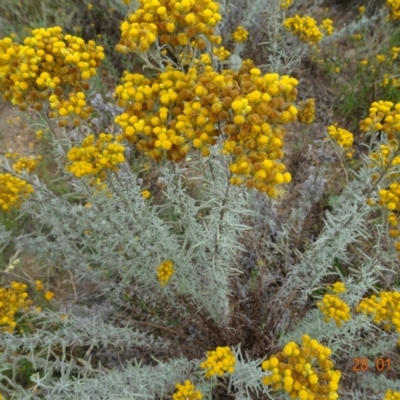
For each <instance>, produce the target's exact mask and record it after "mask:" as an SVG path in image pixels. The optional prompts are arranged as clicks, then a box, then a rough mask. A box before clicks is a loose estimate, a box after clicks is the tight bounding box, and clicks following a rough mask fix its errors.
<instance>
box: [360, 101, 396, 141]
mask: <svg viewBox="0 0 400 400" xmlns="http://www.w3.org/2000/svg"><path fill="white" fill-rule="evenodd" d="M393 106H394V109H392V108H393ZM360 130H361V131H362V132H371V131H372V132H374V131H382V132H385V133H386V134H388V135H389V134H392V136H388V139H389V140H391V139H393V134H394V133H396V132H400V103H397V104H396V105H394V104H393V103H392V102H391V101H383V100H379V101H374V102H373V103H372V104H371V107H370V109H369V117H368V118H365V119H364V120H362V121H360Z"/></svg>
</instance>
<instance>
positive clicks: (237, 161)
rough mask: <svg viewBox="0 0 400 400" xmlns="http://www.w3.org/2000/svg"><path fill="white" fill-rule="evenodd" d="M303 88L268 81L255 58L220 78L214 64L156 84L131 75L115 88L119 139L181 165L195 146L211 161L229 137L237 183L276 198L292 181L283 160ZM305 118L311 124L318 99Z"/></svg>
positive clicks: (170, 73)
mask: <svg viewBox="0 0 400 400" xmlns="http://www.w3.org/2000/svg"><path fill="white" fill-rule="evenodd" d="M297 85H298V81H297V80H296V79H294V78H291V77H289V76H287V75H285V76H282V77H280V76H279V75H278V74H276V73H273V74H266V75H264V76H262V75H261V71H260V70H259V69H258V68H255V67H254V65H253V63H252V62H251V61H250V60H246V61H244V62H243V64H242V67H241V68H240V69H239V71H232V70H224V71H223V72H221V73H218V72H216V71H214V70H213V68H212V67H211V66H206V67H204V71H203V72H199V71H198V70H197V69H196V68H190V69H189V70H188V71H187V72H186V73H185V72H183V71H180V70H176V69H174V68H173V67H172V66H169V67H167V68H166V71H165V72H162V73H160V74H158V76H157V77H155V78H153V79H147V78H145V77H144V76H143V75H140V74H130V73H126V74H125V76H124V78H123V84H122V85H119V86H118V87H117V88H116V90H115V96H116V97H117V104H118V105H119V106H120V107H123V108H125V112H124V113H123V114H121V115H119V116H117V117H116V119H115V122H116V123H117V124H118V125H120V126H121V128H122V130H123V132H122V135H120V136H117V140H119V141H122V140H124V139H126V140H127V141H128V142H129V143H135V144H136V148H137V149H138V150H139V151H142V152H144V153H145V154H146V155H147V156H149V157H151V158H153V159H155V160H157V161H160V160H161V159H162V158H163V155H164V154H165V155H166V157H167V159H168V160H173V161H175V162H179V161H181V160H183V159H184V158H185V157H186V155H187V154H188V152H189V151H190V150H191V149H193V148H195V149H199V150H200V151H201V154H202V155H203V156H204V157H206V156H208V155H209V154H210V150H209V147H210V146H212V145H214V144H216V143H217V138H218V136H220V135H221V134H223V141H224V144H223V151H224V153H225V154H229V155H231V156H232V163H231V165H230V170H231V172H232V173H233V174H234V175H235V176H233V177H232V179H231V183H232V184H234V185H242V184H245V185H246V186H247V187H248V188H256V189H257V190H259V191H261V192H264V193H267V194H268V195H269V196H271V197H274V196H275V197H276V195H277V190H276V185H279V184H282V183H287V182H290V180H291V176H290V174H289V173H287V172H284V171H285V166H284V165H283V164H281V163H279V162H278V160H280V159H282V158H283V155H284V153H283V150H282V149H283V145H284V142H283V139H284V136H285V134H286V130H285V128H284V125H285V124H287V123H290V122H293V121H296V120H297V119H298V110H297V108H296V106H295V105H294V101H295V100H296V97H297V89H296V86H297ZM300 114H301V117H299V119H301V120H303V121H304V122H307V123H310V122H311V120H312V118H313V116H314V100H313V99H312V100H311V101H307V102H304V104H303V105H302V112H301V113H300ZM217 127H219V129H218V128H217Z"/></svg>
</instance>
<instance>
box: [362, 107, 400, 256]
mask: <svg viewBox="0 0 400 400" xmlns="http://www.w3.org/2000/svg"><path fill="white" fill-rule="evenodd" d="M393 106H394V109H393ZM369 112H370V113H369V117H368V118H366V119H364V120H362V121H360V130H361V131H362V132H375V131H381V132H383V133H384V134H386V137H387V144H380V145H379V149H378V151H376V152H373V153H371V154H370V156H369V157H370V159H371V160H372V162H371V165H372V166H373V165H378V166H379V167H381V168H382V169H383V168H386V167H387V166H388V164H389V162H390V160H392V161H391V165H390V167H389V169H388V170H387V171H386V174H389V173H390V179H391V181H392V183H391V184H389V186H388V187H385V188H384V189H381V190H380V191H379V196H380V198H379V204H380V205H381V206H383V207H385V208H387V209H388V210H389V215H388V221H389V224H390V225H391V226H392V227H393V228H394V229H392V230H391V231H390V232H389V234H390V236H391V237H399V236H400V219H399V216H398V213H397V211H398V210H400V185H399V184H398V183H397V182H396V180H397V179H398V177H399V174H398V173H392V172H391V170H392V169H393V168H395V167H396V166H398V165H400V156H399V155H395V154H396V152H397V151H398V133H399V132H400V103H397V104H396V105H394V104H393V103H392V102H390V101H378V102H374V103H372V105H371V108H370V109H369ZM378 177H379V175H378V174H376V175H374V176H373V178H374V179H377V178H378ZM393 180H395V182H393ZM368 204H370V205H373V202H372V201H370V199H369V203H368ZM395 248H396V250H397V251H398V254H399V257H400V242H396V243H395Z"/></svg>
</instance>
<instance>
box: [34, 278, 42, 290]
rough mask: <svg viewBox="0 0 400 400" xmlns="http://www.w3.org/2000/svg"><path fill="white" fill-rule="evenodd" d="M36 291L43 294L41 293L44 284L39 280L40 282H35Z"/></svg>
mask: <svg viewBox="0 0 400 400" xmlns="http://www.w3.org/2000/svg"><path fill="white" fill-rule="evenodd" d="M35 289H36V290H37V291H38V292H41V291H43V290H44V285H43V282H42V281H41V280H40V279H38V280H36V281H35Z"/></svg>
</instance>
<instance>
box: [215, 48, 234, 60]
mask: <svg viewBox="0 0 400 400" xmlns="http://www.w3.org/2000/svg"><path fill="white" fill-rule="evenodd" d="M213 54H214V55H215V56H216V57H217V58H218V60H220V61H225V60H227V59H228V58H229V57H230V55H231V52H230V51H229V50H227V49H225V47H224V46H220V47H213Z"/></svg>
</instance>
